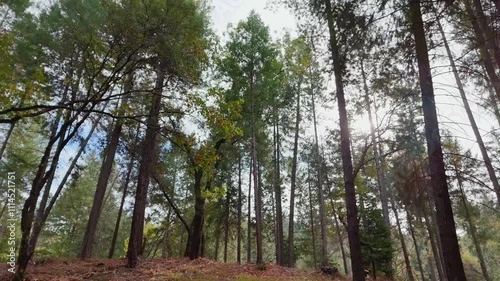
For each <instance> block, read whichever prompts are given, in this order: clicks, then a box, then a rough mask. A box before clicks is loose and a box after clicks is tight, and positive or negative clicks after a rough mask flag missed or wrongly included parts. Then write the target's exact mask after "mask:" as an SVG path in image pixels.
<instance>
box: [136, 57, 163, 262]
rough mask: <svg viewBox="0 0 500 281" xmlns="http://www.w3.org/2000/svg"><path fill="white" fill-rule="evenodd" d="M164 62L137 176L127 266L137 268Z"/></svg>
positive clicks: (141, 250)
mask: <svg viewBox="0 0 500 281" xmlns="http://www.w3.org/2000/svg"><path fill="white" fill-rule="evenodd" d="M162 64H163V63H159V65H158V67H157V69H156V73H157V78H156V85H155V88H154V90H153V92H152V101H151V108H150V112H149V116H148V119H147V121H146V126H147V128H146V134H145V136H144V140H143V142H142V153H141V156H142V157H141V162H140V165H139V175H138V178H137V189H136V193H135V202H134V211H133V215H132V227H131V230H130V238H129V244H128V250H127V259H128V260H127V267H129V268H135V267H136V266H137V265H138V264H139V256H142V253H143V249H142V247H141V244H142V240H143V237H144V233H143V231H144V216H145V211H146V204H147V196H148V187H149V178H150V176H151V172H152V169H153V160H154V157H153V154H154V151H155V148H156V134H157V132H158V121H159V114H160V108H161V93H162V90H163V84H164V80H165V72H164V70H163V65H162Z"/></svg>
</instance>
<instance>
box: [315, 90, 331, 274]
mask: <svg viewBox="0 0 500 281" xmlns="http://www.w3.org/2000/svg"><path fill="white" fill-rule="evenodd" d="M312 83H313V82H311V103H312V113H313V126H314V142H315V148H316V151H315V152H316V169H317V175H318V179H317V180H318V181H317V185H318V200H319V223H320V233H321V244H322V245H321V264H322V266H329V263H330V262H329V260H328V239H327V233H326V214H325V199H324V194H323V182H322V180H323V177H322V175H321V155H320V152H319V141H318V129H317V124H316V123H317V122H316V108H315V103H314V88H313V85H312Z"/></svg>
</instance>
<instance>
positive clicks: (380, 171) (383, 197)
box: [361, 60, 393, 276]
mask: <svg viewBox="0 0 500 281" xmlns="http://www.w3.org/2000/svg"><path fill="white" fill-rule="evenodd" d="M361 75H362V76H363V86H364V91H365V97H364V98H365V103H366V109H367V113H368V120H369V122H370V135H371V139H372V144H373V155H374V157H375V168H376V170H377V183H378V189H379V192H380V202H381V203H382V214H383V217H384V224H385V226H386V227H387V229H388V230H389V232H388V233H389V239H390V234H391V231H390V229H391V222H390V219H389V198H388V195H387V187H386V181H385V172H384V167H383V165H382V162H381V159H380V153H379V152H380V151H381V150H382V148H380V149H379V143H378V139H377V134H375V126H374V124H373V117H372V109H371V102H370V97H369V94H368V92H369V91H368V84H367V79H366V73H365V69H364V65H363V60H361ZM377 131H378V128H377ZM389 271H390V276H392V271H393V270H392V258H391V260H390V261H389Z"/></svg>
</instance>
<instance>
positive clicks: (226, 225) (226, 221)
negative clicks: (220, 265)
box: [224, 187, 231, 262]
mask: <svg viewBox="0 0 500 281" xmlns="http://www.w3.org/2000/svg"><path fill="white" fill-rule="evenodd" d="M230 191H231V187H229V190H228V191H227V193H226V204H225V205H226V206H225V218H224V262H227V244H228V240H229V205H230V204H231V196H230Z"/></svg>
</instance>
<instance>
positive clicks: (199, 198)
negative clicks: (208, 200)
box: [185, 169, 208, 260]
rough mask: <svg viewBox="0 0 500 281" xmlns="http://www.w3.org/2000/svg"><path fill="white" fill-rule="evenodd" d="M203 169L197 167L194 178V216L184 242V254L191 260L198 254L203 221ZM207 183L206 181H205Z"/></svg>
mask: <svg viewBox="0 0 500 281" xmlns="http://www.w3.org/2000/svg"><path fill="white" fill-rule="evenodd" d="M202 177H203V170H202V169H197V170H196V173H195V179H194V188H193V189H194V216H193V220H192V222H191V227H190V229H191V231H190V233H189V236H188V242H187V244H186V252H185V256H186V257H189V258H190V259H191V260H194V259H196V258H197V257H198V256H199V254H200V245H201V236H202V232H203V221H204V218H205V197H203V195H202V190H201V189H202V187H201V180H202ZM207 184H208V183H207Z"/></svg>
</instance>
